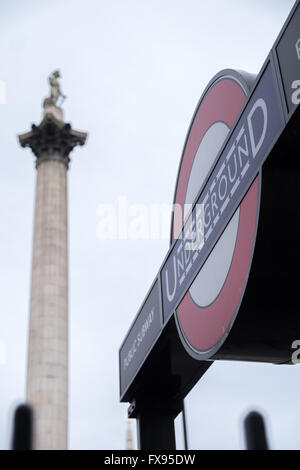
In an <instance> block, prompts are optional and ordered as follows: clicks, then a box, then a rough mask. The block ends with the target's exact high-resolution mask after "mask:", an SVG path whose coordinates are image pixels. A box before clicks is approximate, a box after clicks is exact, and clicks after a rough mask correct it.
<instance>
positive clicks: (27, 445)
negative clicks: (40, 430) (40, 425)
mask: <svg viewBox="0 0 300 470" xmlns="http://www.w3.org/2000/svg"><path fill="white" fill-rule="evenodd" d="M32 440H33V412H32V409H31V408H30V406H28V405H20V406H18V408H17V409H16V412H15V416H14V427H13V437H12V450H32Z"/></svg>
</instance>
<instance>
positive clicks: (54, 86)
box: [43, 70, 66, 109]
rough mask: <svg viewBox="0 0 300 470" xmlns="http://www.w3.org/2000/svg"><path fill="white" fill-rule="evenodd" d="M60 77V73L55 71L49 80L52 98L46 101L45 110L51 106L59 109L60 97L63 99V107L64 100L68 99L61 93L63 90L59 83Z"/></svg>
mask: <svg viewBox="0 0 300 470" xmlns="http://www.w3.org/2000/svg"><path fill="white" fill-rule="evenodd" d="M60 76H61V75H60V71H59V70H55V71H54V72H53V73H52V74H51V75H50V76H49V78H48V80H49V84H50V96H49V98H45V99H44V103H43V107H44V109H45V108H47V107H49V106H55V107H58V106H57V102H58V100H59V98H60V97H61V98H62V101H61V103H60V105H62V104H63V102H64V100H65V99H66V96H65V95H63V93H62V92H61V89H60V84H59V81H58V79H59V78H60Z"/></svg>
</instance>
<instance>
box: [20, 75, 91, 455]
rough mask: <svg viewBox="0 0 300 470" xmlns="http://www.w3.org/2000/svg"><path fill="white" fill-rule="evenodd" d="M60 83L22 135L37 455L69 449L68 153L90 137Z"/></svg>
mask: <svg viewBox="0 0 300 470" xmlns="http://www.w3.org/2000/svg"><path fill="white" fill-rule="evenodd" d="M59 77H60V74H59V71H55V72H53V74H52V75H50V77H49V83H50V90H51V93H50V96H49V98H46V99H45V100H44V103H43V117H42V121H41V123H40V124H39V125H38V126H36V125H34V124H33V125H32V128H31V131H30V132H27V133H26V134H22V135H19V142H20V144H21V146H22V147H30V148H31V150H32V152H33V153H34V155H35V157H36V168H37V180H36V200H35V220H34V237H33V256H32V277H31V298H30V327H29V343H28V365H27V401H28V402H29V403H30V404H32V406H33V408H34V416H35V420H34V423H35V427H34V429H35V432H34V442H35V445H34V448H35V449H66V448H67V446H68V204H67V170H68V167H69V162H70V158H69V154H70V152H71V151H72V150H73V148H74V147H76V146H77V145H84V143H85V141H86V137H87V134H86V133H84V132H79V131H75V130H74V129H72V127H71V125H70V124H67V123H65V122H64V118H63V111H62V109H61V107H59V106H58V104H57V103H58V101H59V100H62V101H63V100H64V98H65V97H64V95H62V93H61V90H60V86H59V81H58V79H59Z"/></svg>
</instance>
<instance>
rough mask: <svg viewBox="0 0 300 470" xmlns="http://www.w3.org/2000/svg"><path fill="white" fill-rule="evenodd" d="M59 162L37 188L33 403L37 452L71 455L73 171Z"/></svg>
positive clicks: (46, 167) (42, 174) (48, 167)
mask: <svg viewBox="0 0 300 470" xmlns="http://www.w3.org/2000/svg"><path fill="white" fill-rule="evenodd" d="M53 157H54V158H53V160H46V161H42V162H41V163H40V164H39V166H38V169H37V183H36V203H35V222H34V242H33V260H32V280H31V301H30V331H29V350H28V372H27V400H28V402H29V403H31V404H32V405H33V407H34V410H35V429H36V432H35V448H37V449H66V448H67V435H68V223H67V169H66V166H65V164H64V163H62V162H61V161H59V159H56V158H55V155H53Z"/></svg>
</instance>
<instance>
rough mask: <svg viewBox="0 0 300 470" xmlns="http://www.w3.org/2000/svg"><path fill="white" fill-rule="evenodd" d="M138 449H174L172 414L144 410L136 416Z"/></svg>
mask: <svg viewBox="0 0 300 470" xmlns="http://www.w3.org/2000/svg"><path fill="white" fill-rule="evenodd" d="M137 435H138V449H139V450H176V441H175V426H174V418H173V416H172V415H170V414H168V413H163V412H160V411H158V412H155V411H154V410H152V411H146V410H144V411H143V412H141V413H140V414H139V417H138V418H137Z"/></svg>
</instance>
